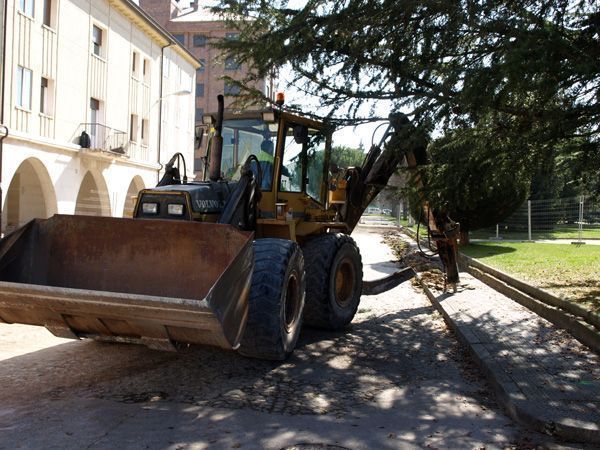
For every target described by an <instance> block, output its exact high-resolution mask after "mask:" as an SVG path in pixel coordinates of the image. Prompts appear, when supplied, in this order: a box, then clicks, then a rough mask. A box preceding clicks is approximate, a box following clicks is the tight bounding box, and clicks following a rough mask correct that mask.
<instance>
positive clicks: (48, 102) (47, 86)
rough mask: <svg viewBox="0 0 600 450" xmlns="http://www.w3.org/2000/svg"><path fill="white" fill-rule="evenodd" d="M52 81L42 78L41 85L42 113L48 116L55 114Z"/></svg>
mask: <svg viewBox="0 0 600 450" xmlns="http://www.w3.org/2000/svg"><path fill="white" fill-rule="evenodd" d="M52 95H53V89H52V80H49V79H48V78H44V77H42V80H41V84H40V112H41V113H42V114H45V115H47V116H51V115H52V114H53V113H54V102H53V98H52Z"/></svg>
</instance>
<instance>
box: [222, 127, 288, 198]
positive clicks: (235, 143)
mask: <svg viewBox="0 0 600 450" xmlns="http://www.w3.org/2000/svg"><path fill="white" fill-rule="evenodd" d="M269 125H270V126H269ZM276 141H277V124H268V123H266V122H265V121H264V120H262V119H233V120H224V121H223V159H222V161H221V173H222V174H223V178H224V179H226V180H232V181H235V180H239V178H240V169H241V167H242V165H243V164H244V163H245V162H246V159H248V156H250V155H254V156H256V158H257V159H258V161H259V163H260V167H261V169H262V184H261V189H262V190H263V191H270V190H271V186H272V185H273V169H274V165H273V158H274V154H275V147H276Z"/></svg>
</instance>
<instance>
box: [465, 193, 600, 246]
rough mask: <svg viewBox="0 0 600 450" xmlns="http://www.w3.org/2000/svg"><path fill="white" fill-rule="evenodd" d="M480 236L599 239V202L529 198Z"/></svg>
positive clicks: (479, 235) (587, 198)
mask: <svg viewBox="0 0 600 450" xmlns="http://www.w3.org/2000/svg"><path fill="white" fill-rule="evenodd" d="M471 238H475V239H477V238H479V239H489V238H497V239H523V240H536V239H538V240H539V239H571V240H585V239H600V202H598V201H593V200H591V199H590V198H589V197H583V196H582V197H573V198H561V199H554V200H528V201H527V202H525V203H524V204H523V205H522V206H521V207H520V208H519V209H518V210H517V211H515V212H514V213H513V214H512V215H511V216H510V217H508V218H506V219H505V220H503V221H502V222H501V223H499V224H497V225H496V227H491V228H486V229H483V230H477V231H474V232H472V233H471Z"/></svg>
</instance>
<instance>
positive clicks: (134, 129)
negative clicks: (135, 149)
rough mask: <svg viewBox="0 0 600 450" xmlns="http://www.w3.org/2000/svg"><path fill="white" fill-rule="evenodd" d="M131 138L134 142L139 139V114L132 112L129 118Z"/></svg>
mask: <svg viewBox="0 0 600 450" xmlns="http://www.w3.org/2000/svg"><path fill="white" fill-rule="evenodd" d="M129 140H130V141H132V142H137V140H138V116H137V114H132V115H131V118H130V120H129Z"/></svg>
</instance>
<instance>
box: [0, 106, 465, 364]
mask: <svg viewBox="0 0 600 450" xmlns="http://www.w3.org/2000/svg"><path fill="white" fill-rule="evenodd" d="M219 105H220V106H219V112H218V114H217V115H216V117H214V118H212V116H208V117H207V122H209V124H210V127H211V130H212V132H211V134H212V138H211V141H210V146H209V149H208V152H207V156H206V160H207V168H206V171H205V172H206V175H205V177H204V180H202V181H188V180H187V179H186V178H185V167H184V168H183V169H184V170H183V171H181V164H185V161H183V160H182V157H181V155H179V154H177V155H175V156H174V157H173V159H172V160H171V161H170V162H169V164H167V165H166V167H165V174H164V176H163V178H162V179H161V181H160V182H159V184H158V186H157V187H156V188H152V189H144V190H142V191H141V192H140V193H139V195H138V198H137V203H136V206H135V210H134V217H133V218H132V219H125V218H108V217H86V216H64V215H56V216H53V217H51V218H50V219H36V220H33V221H31V222H29V223H28V224H26V225H25V226H23V227H22V228H20V229H18V230H16V231H15V232H13V233H11V234H10V235H8V236H6V237H5V238H4V239H2V241H0V321H2V322H6V323H23V324H32V325H41V326H45V327H46V328H47V329H48V330H50V331H51V332H52V333H54V334H55V335H57V336H61V337H70V338H83V337H90V338H97V339H104V340H113V341H118V342H137V343H143V344H145V345H148V346H150V347H152V348H159V349H170V350H172V349H176V348H177V345H178V344H180V343H186V344H208V345H216V346H219V347H223V348H228V349H237V350H238V351H239V352H240V353H241V354H243V355H247V356H251V357H258V358H266V359H284V358H285V357H287V356H288V355H289V354H290V353H291V352H292V351H293V349H294V347H295V345H296V341H297V339H298V335H299V332H300V328H301V326H302V325H303V324H305V325H309V326H314V327H321V328H326V329H333V330H339V329H342V328H344V327H345V326H346V325H348V324H349V323H350V322H351V321H352V319H353V317H354V315H355V313H356V311H357V308H358V304H359V301H360V297H361V294H363V295H364V294H367V295H368V294H373V293H379V292H382V291H384V290H386V289H389V288H391V287H393V286H396V285H397V284H399V283H400V282H402V281H405V280H407V279H410V278H411V277H412V275H413V272H412V271H411V270H410V269H406V270H404V271H401V272H398V273H396V274H393V275H391V276H390V277H387V278H385V279H383V280H378V281H376V282H370V283H366V282H363V280H362V263H361V257H360V253H359V250H358V248H357V246H356V244H355V243H354V241H353V240H352V238H351V237H350V233H351V232H352V230H353V229H354V227H355V226H356V224H357V223H358V221H359V218H360V216H361V214H362V212H363V211H364V210H365V208H366V207H367V206H368V204H369V203H370V202H371V201H372V200H373V198H374V197H375V196H376V195H377V193H378V192H379V191H380V190H381V189H382V187H383V186H384V185H385V184H386V183H387V180H388V179H389V177H390V176H391V175H392V173H393V171H394V170H395V168H396V166H397V165H398V163H399V162H400V161H401V159H402V158H404V156H405V155H406V156H407V160H410V158H413V157H414V154H413V153H414V152H413V151H417V152H418V149H412V148H408V149H405V150H404V152H403V153H398V152H394V151H392V150H391V147H390V145H392V144H393V143H394V142H399V141H401V140H402V139H404V138H405V137H406V136H409V135H410V133H411V132H412V126H411V124H410V123H409V122H408V121H407V120H405V118H404V117H401V116H398V117H395V118H392V123H391V125H390V127H389V128H388V131H387V132H386V133H385V136H384V138H383V139H382V142H381V143H380V145H379V146H374V147H373V148H372V149H371V151H370V152H369V154H368V155H366V157H365V161H364V163H363V165H362V166H361V167H356V168H349V169H346V170H341V171H340V170H338V169H337V168H335V167H333V166H332V165H331V164H330V153H331V145H332V132H333V129H332V128H331V127H330V126H328V125H327V124H326V123H323V122H319V121H315V120H312V119H309V118H307V117H302V116H299V115H296V114H292V113H290V112H286V111H285V110H284V109H282V108H281V107H280V108H277V107H275V108H271V109H268V110H263V111H247V112H242V113H236V114H233V113H232V114H227V115H225V114H224V113H223V99H222V96H219ZM386 143H387V144H386ZM382 148H383V151H382ZM182 172H183V174H184V175H183V176H181V173H182ZM432 229H433V230H434V231H435V232H436V233H438V234H437V235H434V238H435V239H436V242H438V248H440V251H441V254H442V256H443V258H442V259H443V261H444V262H445V265H446V267H447V272H448V274H449V279H450V281H451V282H456V281H457V272H456V260H455V254H454V253H453V252H452V249H453V248H454V246H453V242H454V234H455V233H454V231H455V225H454V224H452V223H451V222H450V221H448V220H445V219H444V218H442V219H441V220H440V217H435V220H433V221H432Z"/></svg>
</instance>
